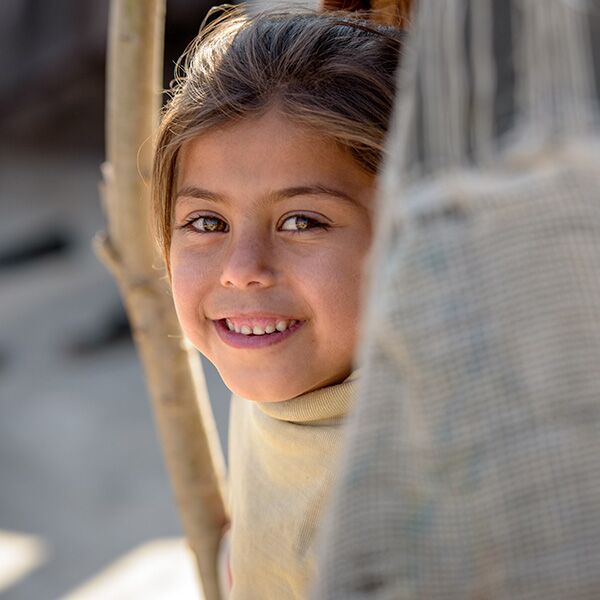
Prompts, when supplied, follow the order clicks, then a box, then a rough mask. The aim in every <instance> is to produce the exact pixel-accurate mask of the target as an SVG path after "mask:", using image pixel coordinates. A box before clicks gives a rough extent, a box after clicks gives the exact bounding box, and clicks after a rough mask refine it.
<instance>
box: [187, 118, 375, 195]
mask: <svg viewBox="0 0 600 600" xmlns="http://www.w3.org/2000/svg"><path fill="white" fill-rule="evenodd" d="M177 175H178V177H177V188H178V190H180V189H181V188H186V187H187V188H189V187H196V188H200V189H208V190H214V191H217V188H220V187H235V186H236V185H240V186H244V187H247V188H252V187H253V186H258V185H259V184H262V187H264V188H270V189H288V188H292V189H293V188H299V187H313V188H315V189H317V188H321V189H325V188H331V189H341V190H342V193H346V195H352V194H348V193H347V190H348V189H352V188H353V187H360V188H362V187H364V186H370V185H372V183H373V176H372V175H371V174H369V173H367V172H365V171H364V170H363V169H362V168H361V167H360V166H359V165H358V163H357V162H356V161H355V159H354V158H353V157H352V156H351V154H350V152H349V151H346V150H343V149H342V148H341V147H340V146H339V144H337V143H336V142H334V141H333V140H332V139H331V137H330V136H327V135H322V134H319V133H318V132H316V131H315V130H314V129H313V128H309V127H305V126H302V125H298V124H296V123H294V122H291V121H289V120H286V119H285V118H284V117H283V116H282V115H280V114H266V115H263V116H261V117H258V118H252V119H250V118H249V119H244V120H241V121H236V122H232V123H228V124H226V125H224V126H222V127H218V128H213V129H211V130H208V131H206V132H204V133H201V134H200V135H197V136H195V137H194V138H192V139H190V140H188V141H187V142H186V143H185V144H184V146H183V147H182V150H181V154H180V160H179V165H178V174H177ZM344 190H346V191H345V192H344ZM340 195H341V194H340Z"/></svg>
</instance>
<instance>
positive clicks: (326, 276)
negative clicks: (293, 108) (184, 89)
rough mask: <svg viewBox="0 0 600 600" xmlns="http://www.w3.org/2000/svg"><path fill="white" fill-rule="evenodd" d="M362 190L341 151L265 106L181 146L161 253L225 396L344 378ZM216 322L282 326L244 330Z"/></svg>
mask: <svg viewBox="0 0 600 600" xmlns="http://www.w3.org/2000/svg"><path fill="white" fill-rule="evenodd" d="M373 190H374V178H373V176H372V175H370V174H367V173H366V172H365V171H364V170H363V169H361V168H360V167H359V166H358V164H357V163H356V161H355V160H354V159H353V158H352V157H351V156H350V154H349V153H347V152H346V151H345V150H342V149H341V148H340V147H339V146H337V145H336V144H335V143H334V142H333V141H330V140H329V138H326V137H324V136H322V135H319V134H318V133H316V132H315V131H314V130H311V129H309V128H305V127H302V126H299V125H296V124H294V123H293V122H292V121H291V120H290V119H289V118H286V117H283V116H281V115H280V114H279V113H278V112H277V110H276V109H271V110H270V111H269V112H267V113H266V114H264V115H262V116H260V117H253V118H251V119H246V120H242V121H240V122H237V123H233V124H229V125H226V126H224V127H222V128H219V129H214V130H210V131H209V132H207V133H205V134H202V135H201V136H199V137H197V138H195V139H193V140H192V141H190V142H187V143H186V144H185V145H184V147H183V149H182V154H181V157H180V163H179V169H178V177H177V181H176V195H177V200H176V204H175V211H174V220H173V238H172V243H171V250H170V261H171V273H172V289H173V296H174V300H175V306H176V309H177V314H178V316H179V320H180V322H181V324H182V327H183V330H184V332H185V334H186V335H187V337H188V338H189V339H190V341H191V342H192V343H193V344H194V346H195V347H196V348H198V350H200V352H202V354H204V355H205V356H206V357H207V358H208V359H209V360H210V361H211V362H212V363H213V364H214V365H215V366H216V367H217V369H218V370H219V373H220V374H221V376H222V378H223V380H224V382H225V384H226V385H227V386H228V387H229V388H230V389H231V390H232V391H233V392H234V393H236V394H238V395H240V396H242V397H244V398H247V399H249V400H257V401H263V402H274V401H283V400H289V399H291V398H294V397H296V396H299V395H300V394H303V393H305V392H308V391H312V390H315V389H318V388H321V387H323V386H326V385H330V384H333V383H337V382H340V381H343V380H344V379H345V378H346V377H347V376H348V375H349V374H350V372H351V370H352V361H353V355H354V350H355V346H356V341H357V332H358V331H357V330H358V320H359V313H360V299H361V295H362V294H361V281H362V271H363V268H364V264H365V259H366V256H367V253H368V250H369V247H370V244H371V237H372V208H373V207H372V203H373ZM225 319H229V324H230V325H232V326H237V327H238V328H240V327H241V326H243V325H245V326H246V327H250V328H252V327H253V326H257V327H260V328H262V329H266V328H269V329H268V331H270V330H272V329H273V326H274V324H276V323H278V322H282V321H283V322H286V323H288V324H290V323H292V326H291V327H288V328H287V329H286V330H285V331H283V332H282V333H280V332H279V331H277V330H276V331H275V332H274V333H271V334H266V333H265V335H250V336H245V335H244V334H243V333H236V331H230V329H229V327H228V325H227V321H226V320H225ZM293 321H296V323H293ZM269 326H270V327H269ZM246 331H248V330H246Z"/></svg>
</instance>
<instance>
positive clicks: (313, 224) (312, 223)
mask: <svg viewBox="0 0 600 600" xmlns="http://www.w3.org/2000/svg"><path fill="white" fill-rule="evenodd" d="M201 219H204V220H205V221H210V220H212V221H218V222H220V223H223V224H224V226H225V229H224V230H217V231H215V230H213V231H202V230H200V229H198V228H196V227H195V226H194V223H197V222H198V221H200V220H201ZM290 219H297V220H298V219H302V220H304V221H305V222H306V224H307V226H306V227H305V228H304V229H283V228H282V226H283V224H284V223H285V222H286V221H289V220H290ZM181 228H182V229H189V230H191V231H192V232H194V233H200V234H209V233H228V232H229V225H227V223H226V222H225V221H224V220H223V219H221V218H219V217H215V216H212V215H198V216H194V217H191V218H190V219H188V220H187V221H186V222H185V223H183V225H182V226H181ZM330 228H331V225H329V223H325V222H323V221H319V220H318V219H315V218H314V217H309V216H308V215H304V214H301V213H300V214H295V215H289V216H288V217H286V218H285V219H284V220H283V222H282V224H281V226H280V227H279V228H278V229H279V231H286V232H288V233H302V232H304V231H311V230H314V229H322V230H325V231H327V230H328V229H330Z"/></svg>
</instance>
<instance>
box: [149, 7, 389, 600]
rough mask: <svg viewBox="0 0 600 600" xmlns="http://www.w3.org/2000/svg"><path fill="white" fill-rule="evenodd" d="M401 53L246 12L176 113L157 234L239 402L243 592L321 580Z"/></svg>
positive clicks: (190, 73)
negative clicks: (319, 543) (320, 559)
mask: <svg viewBox="0 0 600 600" xmlns="http://www.w3.org/2000/svg"><path fill="white" fill-rule="evenodd" d="M400 43H401V33H400V32H398V31H396V30H394V29H390V28H385V27H380V26H375V25H371V24H368V22H365V21H361V20H358V19H357V18H355V17H351V16H349V15H347V14H342V13H338V14H335V13H330V14H314V13H306V12H295V13H289V12H287V13H277V14H275V13H270V14H261V15H258V16H247V15H244V14H242V13H240V12H235V13H233V14H230V15H228V16H226V17H225V18H222V19H220V20H219V21H218V22H217V23H216V24H215V25H213V26H211V27H210V28H209V30H208V31H205V32H203V33H201V35H200V36H199V38H198V40H197V41H196V42H195V44H194V45H193V47H192V48H191V50H190V51H189V54H188V59H187V64H186V73H185V77H183V78H182V79H181V80H180V81H179V82H178V83H177V86H176V88H175V91H174V95H173V97H172V99H171V101H170V103H169V105H168V107H167V109H166V111H165V113H164V118H163V121H162V125H161V128H160V132H159V137H158V143H157V148H156V155H155V165H154V173H153V194H154V202H155V206H154V208H155V214H156V221H157V231H158V238H159V242H160V244H161V247H162V250H163V253H164V256H165V259H166V262H167V265H168V269H169V274H170V278H171V284H172V290H173V297H174V301H175V306H176V309H177V314H178V317H179V320H180V322H181V325H182V327H183V330H184V332H185V334H186V336H187V337H188V338H189V339H190V340H191V342H192V343H193V344H194V345H195V346H196V348H198V350H200V352H202V353H203V354H204V355H205V356H206V357H207V358H208V359H209V360H210V361H212V362H213V363H214V364H215V366H216V367H217V369H218V370H219V372H220V374H221V376H222V378H223V380H224V382H225V383H226V385H227V386H228V387H229V388H230V389H231V390H232V392H233V394H234V396H233V399H232V408H231V423H230V431H229V440H230V451H229V457H230V494H231V497H230V507H229V508H230V512H231V516H232V523H231V563H230V564H231V571H232V577H233V589H232V592H231V597H233V598H243V599H249V598H260V599H261V600H265V599H269V598H273V599H277V600H281V599H288V598H303V597H305V594H306V591H307V586H308V584H309V582H310V579H311V578H312V577H313V576H314V574H315V569H316V564H315V558H314V547H313V545H314V537H315V531H316V527H317V525H318V521H319V517H320V515H321V512H322V509H323V506H324V503H325V500H326V498H327V495H328V493H329V490H330V487H331V483H332V480H333V477H334V474H335V464H336V455H337V451H338V445H339V443H340V440H341V435H342V431H341V428H342V424H343V421H344V417H345V415H346V413H347V411H348V408H349V406H350V404H351V401H352V394H353V391H354V388H355V384H356V372H354V373H353V357H354V353H355V349H356V344H357V332H358V322H359V317H360V298H361V282H362V271H363V267H364V265H365V260H366V257H367V254H368V251H369V247H370V244H371V238H372V234H373V232H372V228H373V209H374V206H373V203H374V189H375V179H376V173H377V169H378V166H379V163H380V160H381V155H382V145H383V139H384V135H385V132H386V128H387V127H388V121H389V118H390V113H391V109H392V104H393V95H394V83H395V71H396V65H397V60H398V54H399V49H400Z"/></svg>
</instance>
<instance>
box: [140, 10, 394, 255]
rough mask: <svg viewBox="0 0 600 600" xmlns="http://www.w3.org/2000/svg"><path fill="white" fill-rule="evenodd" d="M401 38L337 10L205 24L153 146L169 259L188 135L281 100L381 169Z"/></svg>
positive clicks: (161, 238)
mask: <svg viewBox="0 0 600 600" xmlns="http://www.w3.org/2000/svg"><path fill="white" fill-rule="evenodd" d="M401 41H402V32H401V31H398V30H396V29H393V28H390V27H385V26H380V25H375V24H372V23H369V22H368V21H365V20H364V17H363V18H361V17H357V16H353V15H351V14H349V13H334V12H332V13H321V14H317V13H314V12H306V11H301V12H289V11H286V12H285V13H281V12H279V13H275V12H270V13H262V14H259V15H248V14H244V13H242V12H241V11H239V10H235V9H234V10H233V11H230V12H228V13H225V14H224V16H222V17H221V18H219V19H218V20H217V21H216V22H213V23H212V24H211V25H210V26H209V27H207V28H205V29H204V30H203V31H202V32H201V33H200V35H199V36H198V37H197V38H196V40H194V42H193V43H192V45H191V46H190V48H189V49H188V51H187V52H186V55H185V64H184V65H183V74H182V76H181V77H179V78H178V79H177V80H176V81H175V84H174V86H173V91H172V98H171V100H170V102H169V103H168V105H167V106H166V109H165V111H164V115H163V119H162V123H161V125H160V129H159V132H158V139H157V143H156V150H155V155H154V166H153V174H152V180H153V181H152V197H153V204H154V207H153V208H154V219H155V223H154V224H155V231H156V236H157V240H158V242H159V244H160V247H161V250H162V252H163V255H164V257H165V259H166V261H167V265H168V257H169V248H170V244H171V227H172V214H173V203H174V193H175V190H174V189H173V186H174V184H175V181H176V175H177V161H178V155H179V153H180V150H181V147H182V145H183V144H184V143H185V142H186V141H188V140H190V139H192V138H194V137H196V136H198V135H200V134H202V133H203V132H206V131H207V130H209V129H211V128H214V127H217V126H220V125H223V124H225V123H229V122H233V121H236V120H239V119H244V118H248V117H252V116H258V115H261V114H263V113H264V112H266V111H267V110H268V109H269V108H270V107H272V106H274V105H277V108H278V110H280V111H281V112H282V113H283V114H285V115H286V116H287V117H289V118H290V119H292V120H293V121H294V122H295V123H297V124H301V125H305V126H308V127H312V128H318V130H319V131H320V132H322V133H323V134H324V135H326V136H329V137H330V138H331V139H333V140H334V141H336V142H337V143H339V144H340V145H341V146H342V147H343V148H345V149H347V150H348V151H349V152H350V153H351V155H352V156H353V157H354V158H355V159H356V161H357V162H358V164H359V165H360V166H362V167H363V168H364V169H365V170H366V171H368V172H369V173H373V174H374V173H376V171H377V168H378V166H379V163H380V160H381V155H382V152H383V140H384V136H385V132H386V130H387V128H388V123H389V119H390V115H391V112H392V107H393V98H394V90H395V71H396V66H397V62H398V55H399V51H400V45H401Z"/></svg>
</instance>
